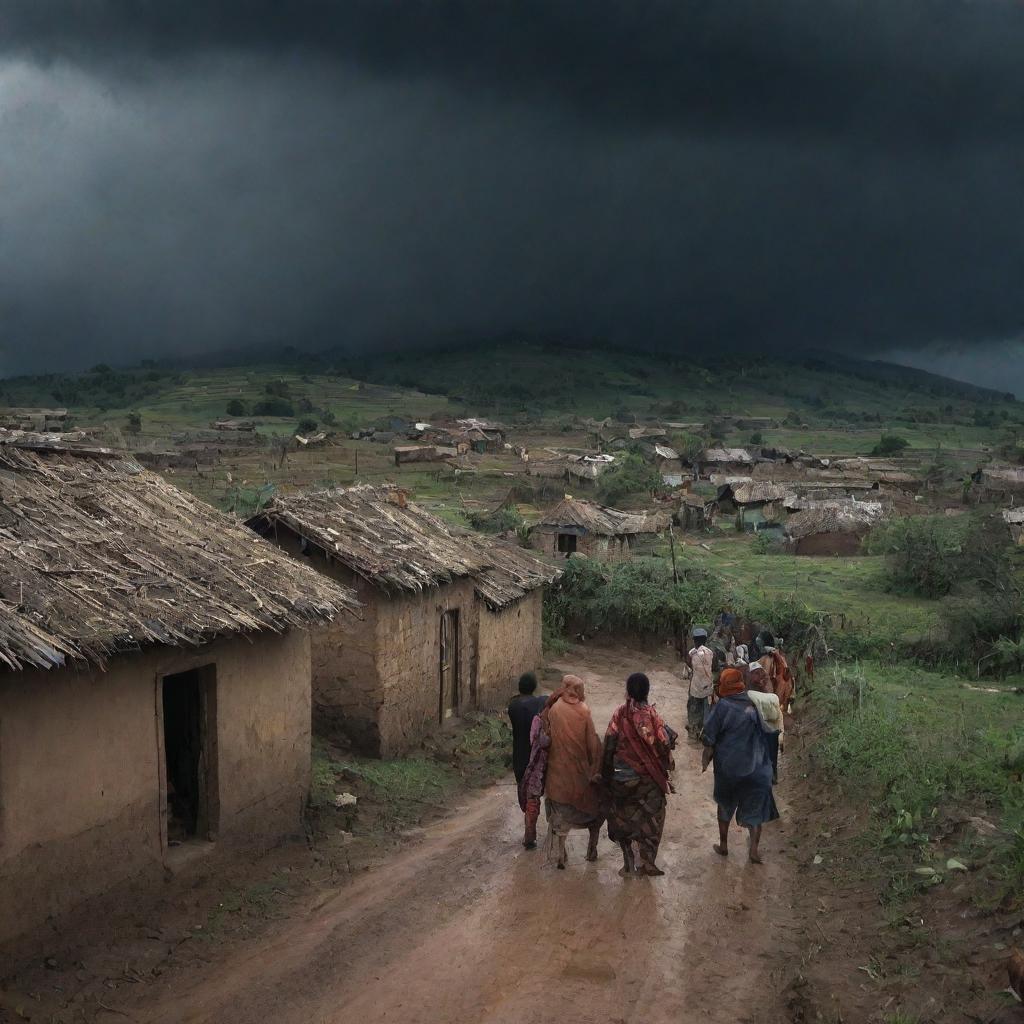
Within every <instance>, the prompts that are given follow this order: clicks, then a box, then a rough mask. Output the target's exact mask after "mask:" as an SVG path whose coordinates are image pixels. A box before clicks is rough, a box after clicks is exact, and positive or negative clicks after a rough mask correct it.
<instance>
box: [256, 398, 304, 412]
mask: <svg viewBox="0 0 1024 1024" xmlns="http://www.w3.org/2000/svg"><path fill="white" fill-rule="evenodd" d="M252 414H253V416H294V415H295V407H294V406H293V405H292V403H291V402H289V401H288V400H287V399H286V398H261V399H260V400H259V401H258V402H257V403H256V404H255V405H254V406H253V407H252Z"/></svg>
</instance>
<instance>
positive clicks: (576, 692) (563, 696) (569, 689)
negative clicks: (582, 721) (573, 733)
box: [540, 675, 586, 732]
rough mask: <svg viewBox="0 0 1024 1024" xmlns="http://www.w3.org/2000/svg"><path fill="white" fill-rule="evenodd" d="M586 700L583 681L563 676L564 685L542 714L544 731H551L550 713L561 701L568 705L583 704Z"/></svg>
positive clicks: (545, 706)
mask: <svg viewBox="0 0 1024 1024" xmlns="http://www.w3.org/2000/svg"><path fill="white" fill-rule="evenodd" d="M585 699H586V696H585V694H584V690H583V680H582V679H580V677H579V676H573V675H568V676H562V684H561V686H559V687H558V689H557V690H555V692H554V693H553V694H551V696H550V697H548V702H547V704H545V705H544V710H543V711H542V712H541V713H540V717H541V719H542V720H543V722H544V731H545V732H548V731H549V728H548V727H549V723H550V718H549V715H550V712H551V709H552V708H553V707H554V706H555V705H556V704H557V703H558V702H559V701H560V700H564V701H565V703H566V704H581V703H582V702H583V701H584V700H585Z"/></svg>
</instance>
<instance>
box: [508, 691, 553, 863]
mask: <svg viewBox="0 0 1024 1024" xmlns="http://www.w3.org/2000/svg"><path fill="white" fill-rule="evenodd" d="M547 701H548V699H547V697H545V696H544V695H543V694H537V677H536V676H535V675H534V674H533V673H532V672H526V673H524V674H523V675H521V676H520V677H519V693H517V694H516V695H515V696H514V697H513V698H512V700H510V701H509V705H508V719H509V721H510V722H511V723H512V771H513V772H514V774H515V777H516V788H517V790H518V789H520V788H521V786H520V783H521V782H522V781H523V776H524V775H525V774H526V769H527V766H528V765H529V763H530V727H531V726H532V725H533V720H534V718H536V717H537V715H539V714H540V713H541V712H542V711H543V710H544V706H545V705H546V704H547ZM520 806H521V807H522V810H523V814H524V815H525V818H526V834H525V837H524V839H523V846H525V847H526V848H527V849H528V850H532V849H534V848H535V847H536V845H537V818H538V817H539V816H540V800H539V799H536V800H531V799H527V800H526V801H525V802H524V801H523V799H522V798H520Z"/></svg>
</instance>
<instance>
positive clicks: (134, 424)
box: [124, 412, 142, 434]
mask: <svg viewBox="0 0 1024 1024" xmlns="http://www.w3.org/2000/svg"><path fill="white" fill-rule="evenodd" d="M124 429H125V430H127V431H128V433H129V434H138V433H139V432H140V431H141V430H142V415H141V414H140V413H137V412H130V413H128V419H127V420H126V421H125V427H124Z"/></svg>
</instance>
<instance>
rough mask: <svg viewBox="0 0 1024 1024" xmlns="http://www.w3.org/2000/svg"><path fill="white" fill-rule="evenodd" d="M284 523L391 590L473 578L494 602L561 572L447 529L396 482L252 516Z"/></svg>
mask: <svg viewBox="0 0 1024 1024" xmlns="http://www.w3.org/2000/svg"><path fill="white" fill-rule="evenodd" d="M248 525H249V526H251V527H252V528H253V529H255V530H258V531H259V532H261V533H267V532H270V531H272V530H273V529H274V528H275V527H278V526H282V527H285V528H287V529H289V530H291V531H292V532H293V533H295V534H297V535H298V536H299V537H302V538H304V539H305V540H306V541H307V542H310V543H312V544H315V545H316V546H317V547H319V548H321V549H322V550H324V551H325V552H327V553H328V554H329V555H330V556H331V557H332V558H335V559H337V560H338V561H339V562H341V563H342V564H343V565H345V566H347V567H348V568H349V569H350V570H352V572H354V573H356V575H358V576H361V577H362V578H363V579H365V580H367V581H368V582H369V583H372V584H374V585H375V586H377V587H380V588H381V589H382V590H385V591H388V592H395V591H413V592H414V591H419V590H423V589H425V588H428V587H435V586H440V585H442V584H445V583H450V582H452V581H453V580H456V579H463V578H467V577H468V578H471V579H473V580H474V583H475V587H476V591H477V593H478V594H479V595H480V597H481V598H483V600H484V601H485V602H486V603H487V604H488V605H490V606H491V607H492V608H500V607H504V606H505V605H508V604H511V603H512V602H514V601H517V600H518V599H519V598H521V597H523V596H524V595H525V594H526V593H528V592H529V591H531V590H535V589H536V588H537V587H541V586H543V585H544V584H546V583H550V582H551V581H552V580H554V579H556V578H557V577H558V576H559V575H560V571H559V570H558V569H555V568H554V567H553V566H550V565H548V563H547V562H543V561H541V560H540V559H538V558H536V557H534V556H533V555H530V554H529V553H527V552H526V551H524V550H523V549H522V548H518V547H515V546H514V545H512V544H506V543H503V542H501V541H497V540H493V539H490V538H486V537H482V536H481V535H480V534H478V533H471V532H469V531H458V530H455V529H453V528H450V527H449V526H448V525H447V524H446V523H444V522H443V521H442V520H440V519H438V518H437V516H434V515H432V514H431V513H429V512H428V511H426V509H424V508H421V507H420V506H419V505H416V504H414V503H412V502H410V501H408V500H407V498H406V493H405V491H403V490H401V489H399V488H397V487H389V486H384V487H374V486H370V485H362V486H357V487H347V488H333V489H331V490H324V491H311V492H308V493H305V494H297V495H291V496H288V497H282V498H275V499H274V500H273V501H272V502H271V504H270V505H269V506H268V507H267V508H266V509H264V510H263V511H262V512H260V513H259V514H258V515H256V516H254V517H253V518H252V519H251V520H250V521H249V524H248Z"/></svg>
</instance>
